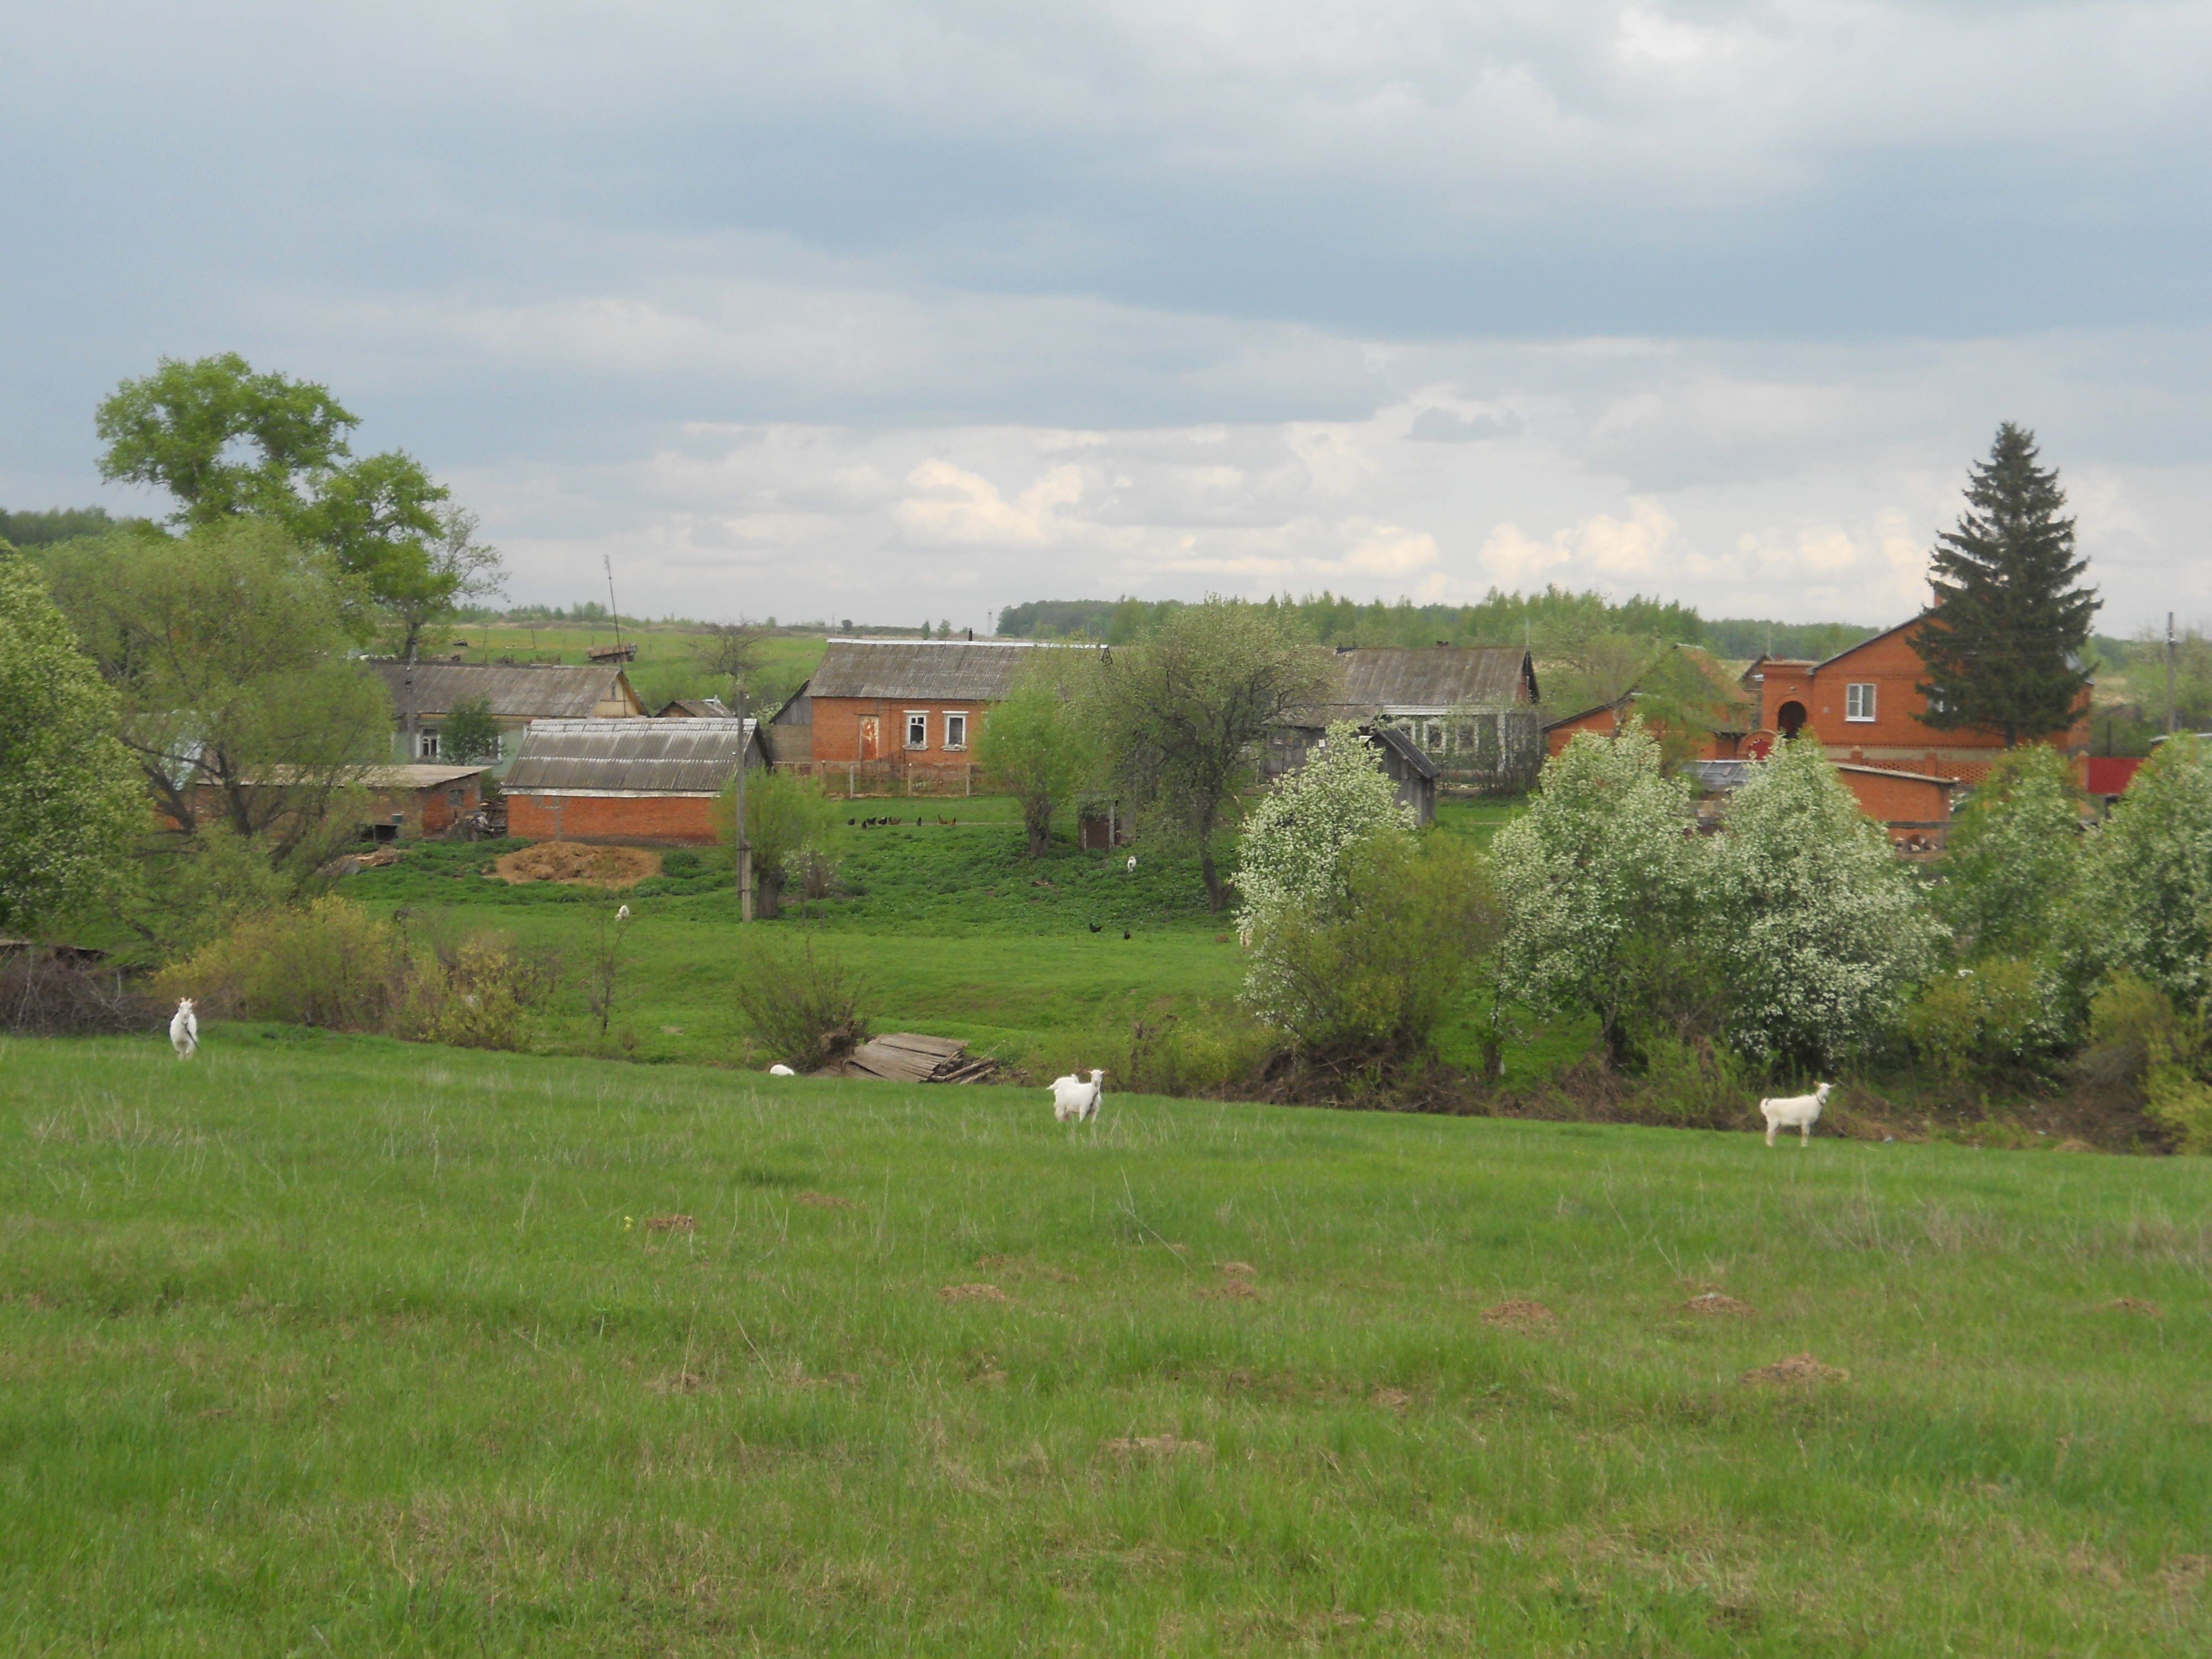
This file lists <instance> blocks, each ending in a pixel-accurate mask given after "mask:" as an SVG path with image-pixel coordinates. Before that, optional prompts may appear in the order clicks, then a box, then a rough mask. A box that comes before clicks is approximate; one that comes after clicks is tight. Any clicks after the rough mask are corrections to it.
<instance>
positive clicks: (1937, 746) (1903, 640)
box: [1743, 617, 2089, 783]
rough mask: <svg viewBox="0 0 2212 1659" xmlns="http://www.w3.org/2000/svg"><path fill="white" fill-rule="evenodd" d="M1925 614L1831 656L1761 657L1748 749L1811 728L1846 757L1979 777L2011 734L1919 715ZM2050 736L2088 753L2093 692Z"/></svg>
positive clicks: (1766, 748) (1835, 754)
mask: <svg viewBox="0 0 2212 1659" xmlns="http://www.w3.org/2000/svg"><path fill="white" fill-rule="evenodd" d="M1922 622H1923V617H1914V618H1913V619H1912V620H1911V622H1906V623H1899V624H1898V625H1897V626H1896V627H1894V628H1892V629H1887V631H1885V632H1883V633H1880V634H1877V635H1875V636H1874V637H1873V638H1872V639H1870V640H1864V641H1861V642H1860V643H1858V644H1857V645H1855V646H1853V647H1850V650H1848V651H1842V652H1838V653H1837V654H1836V655H1834V656H1832V657H1831V658H1829V659H1827V660H1826V662H1818V663H1816V662H1806V661H1802V660H1793V659H1787V658H1778V657H1762V658H1760V659H1759V660H1758V661H1757V662H1755V663H1753V664H1752V665H1751V667H1750V668H1749V669H1748V670H1747V671H1746V672H1745V674H1744V677H1743V683H1744V684H1745V686H1746V687H1747V689H1748V690H1751V691H1753V693H1754V694H1755V695H1756V696H1757V697H1758V699H1759V722H1758V725H1759V729H1758V730H1757V732H1754V733H1753V736H1752V738H1751V740H1750V741H1749V743H1747V744H1746V750H1747V752H1749V753H1752V754H1755V755H1765V754H1767V753H1769V752H1771V750H1772V748H1773V745H1774V744H1775V742H1776V741H1777V740H1778V739H1782V738H1793V737H1795V736H1796V735H1797V733H1798V732H1806V731H1809V732H1812V733H1813V734H1814V736H1815V737H1817V738H1820V743H1821V745H1822V746H1823V747H1824V748H1826V750H1827V751H1828V753H1829V755H1830V757H1832V758H1833V759H1834V760H1836V761H1838V763H1858V764H1861V765H1866V766H1875V767H1885V768H1888V769H1892V770H1896V771H1906V772H1919V773H1924V774H1928V775H1934V776H1937V777H1946V778H1954V779H1957V780H1960V781H1965V782H1968V783H1973V782H1978V781H1980V779H1981V778H1982V776H1983V775H1984V773H1986V772H1987V771H1988V770H1989V767H1990V762H1992V761H1994V760H1995V759H1996V757H1998V756H1999V755H2001V754H2002V753H2003V752H2004V734H2003V733H2002V732H1994V731H1989V730H1986V729H1981V728H1969V729H1962V730H1958V731H1941V730H1938V729H1937V728H1936V727H1935V726H1929V725H1926V724H1924V723H1923V721H1921V720H1919V719H1918V718H1917V717H1918V716H1919V715H1921V714H1924V713H1926V712H1927V708H1928V699H1927V697H1926V696H1924V695H1923V693H1922V692H1921V691H1920V690H1918V689H1917V687H1918V685H1919V683H1920V682H1921V681H1922V680H1923V678H1926V675H1927V667H1926V665H1924V664H1923V663H1922V661H1921V660H1920V654H1919V653H1917V651H1915V650H1914V649H1913V648H1912V634H1913V630H1914V629H1917V628H1918V627H1919V626H1920V625H1921V623H1922ZM2043 741H2045V742H2046V743H2050V744H2055V745H2056V746H2057V747H2058V748H2059V749H2061V750H2063V751H2064V752H2065V753H2066V754H2068V755H2069V756H2072V757H2081V756H2085V755H2087V753H2088V750H2089V694H2088V692H2087V691H2086V690H2085V691H2083V693H2082V694H2081V703H2080V705H2079V706H2078V707H2077V708H2076V709H2075V720H2074V722H2073V724H2072V725H2071V726H2069V727H2068V728H2067V729H2066V730H2065V731H2063V732H2052V733H2051V734H2050V735H2049V736H2047V737H2046V738H2044V739H2043Z"/></svg>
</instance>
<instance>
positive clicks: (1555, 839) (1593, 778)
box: [1492, 720, 1710, 1063]
mask: <svg viewBox="0 0 2212 1659" xmlns="http://www.w3.org/2000/svg"><path fill="white" fill-rule="evenodd" d="M1661 761H1662V756H1661V752H1660V746H1659V744H1658V742H1657V741H1656V739H1655V738H1653V737H1652V736H1651V734H1650V732H1647V731H1645V730H1644V725H1643V722H1642V721H1640V720H1630V721H1629V722H1628V724H1627V725H1626V726H1624V727H1623V728H1622V730H1621V732H1620V735H1619V736H1617V737H1614V738H1610V739H1608V738H1601V737H1599V736H1597V735H1596V734H1595V733H1594V732H1580V733H1577V735H1576V737H1575V738H1574V740H1573V741H1572V742H1571V743H1569V744H1568V745H1567V746H1566V748H1565V750H1562V751H1561V752H1560V753H1559V754H1558V755H1556V756H1554V757H1553V758H1552V759H1551V760H1549V761H1547V763H1545V766H1544V770H1543V774H1542V775H1541V778H1540V779H1539V781H1538V784H1537V788H1536V793H1535V795H1534V799H1532V800H1531V801H1530V803H1529V806H1528V811H1526V812H1524V813H1523V814H1522V816H1521V817H1518V818H1516V819H1515V820H1514V821H1513V823H1510V824H1508V825H1507V826H1506V827H1505V828H1504V829H1502V830H1500V831H1499V832H1498V839H1497V840H1496V842H1493V843H1492V858H1493V860H1495V868H1494V872H1493V879H1494V881H1495V883H1496V886H1497V892H1498V898H1499V900H1500V901H1501V902H1502V903H1503V905H1504V916H1505V922H1506V933H1505V937H1504V943H1503V945H1502V947H1501V949H1500V952H1499V959H1498V976H1499V986H1500V990H1501V991H1502V993H1503V994H1505V995H1507V996H1510V997H1512V998H1515V999H1516V1000H1520V1001H1522V1002H1524V1003H1526V1004H1528V1006H1531V1007H1534V1008H1537V1009H1540V1010H1542V1011H1545V1012H1558V1013H1577V1012H1589V1013H1593V1014H1595V1015H1596V1016H1597V1018H1598V1024H1599V1029H1600V1031H1601V1035H1602V1036H1603V1038H1604V1041H1605V1045H1606V1049H1607V1054H1608V1056H1609V1057H1610V1058H1611V1059H1612V1060H1614V1061H1615V1062H1616V1063H1620V1062H1623V1061H1627V1060H1633V1059H1635V1058H1637V1056H1638V1052H1639V1042H1638V1036H1639V1033H1640V1031H1642V1030H1649V1029H1650V1028H1651V1027H1652V1026H1654V1025H1655V1024H1664V1023H1665V1021H1664V1019H1663V1018H1662V1003H1663V1002H1664V1001H1665V1000H1667V997H1668V992H1669V989H1670V987H1673V986H1674V984H1675V983H1676V982H1677V981H1680V980H1681V979H1682V978H1683V977H1684V975H1682V974H1680V972H1678V971H1677V969H1678V968H1679V967H1680V964H1681V963H1684V962H1685V961H1686V959H1687V957H1689V956H1690V955H1691V954H1692V953H1693V952H1694V951H1695V950H1696V942H1695V938H1694V930H1693V927H1692V923H1693V921H1694V920H1695V915H1696V910H1697V903H1698V899H1699V895H1700V893H1701V892H1702V891H1703V890H1704V887H1705V882H1704V879H1703V876H1704V870H1705V866H1706V865H1707V864H1708V863H1709V862H1710V853H1709V849H1708V848H1706V847H1705V844H1703V843H1702V842H1699V841H1698V840H1696V839H1695V838H1694V837H1693V836H1692V835H1691V833H1690V831H1691V829H1692V816H1691V810H1690V795H1689V788H1688V786H1687V785H1686V783H1684V782H1683V781H1681V780H1680V779H1679V778H1670V777H1667V776H1664V775H1662V770H1661Z"/></svg>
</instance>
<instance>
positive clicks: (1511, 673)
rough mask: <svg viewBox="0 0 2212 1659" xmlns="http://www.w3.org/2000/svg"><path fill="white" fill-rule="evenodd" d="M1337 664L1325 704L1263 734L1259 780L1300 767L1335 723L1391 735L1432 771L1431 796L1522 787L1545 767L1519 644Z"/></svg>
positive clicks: (1342, 652) (1364, 653) (1364, 651)
mask: <svg viewBox="0 0 2212 1659" xmlns="http://www.w3.org/2000/svg"><path fill="white" fill-rule="evenodd" d="M1336 666H1337V671H1338V672H1339V674H1340V676H1341V678H1340V682H1339V689H1338V690H1337V692H1336V694H1335V696H1334V699H1333V700H1332V701H1331V702H1327V703H1323V704H1321V705H1318V706H1316V707H1315V708H1309V709H1302V710H1300V711H1299V712H1298V713H1297V714H1295V715H1293V716H1292V717H1291V719H1289V720H1285V721H1284V722H1283V723H1282V724H1281V725H1279V726H1276V727H1275V728H1274V730H1273V731H1272V732H1269V733H1268V736H1267V747H1266V750H1265V753H1264V754H1263V756H1262V757H1261V775H1263V776H1266V777H1271V778H1272V777H1279V776H1280V775H1283V774H1284V773H1285V772H1291V771H1295V770H1296V769H1297V768H1299V767H1301V766H1303V765H1304V764H1305V760H1306V755H1307V753H1308V751H1309V750H1311V749H1312V748H1313V746H1314V745H1315V744H1316V743H1317V742H1319V741H1320V739H1321V735H1322V732H1323V731H1324V730H1326V729H1327V728H1328V726H1329V725H1330V723H1331V722H1333V721H1335V720H1350V721H1351V722H1352V724H1353V725H1355V726H1366V727H1375V728H1382V727H1389V728H1390V729H1392V730H1395V732H1398V733H1399V734H1400V735H1401V737H1402V738H1405V739H1406V742H1407V744H1408V745H1410V746H1411V747H1412V748H1413V750H1417V751H1418V752H1419V753H1420V754H1421V755H1422V756H1423V757H1425V758H1426V760H1427V761H1428V763H1429V764H1430V765H1431V768H1432V769H1434V772H1435V776H1434V777H1432V778H1431V779H1430V781H1429V788H1430V791H1431V797H1433V793H1434V791H1435V788H1436V787H1437V785H1438V784H1439V783H1441V784H1443V786H1445V787H1458V788H1462V789H1485V788H1497V787H1505V786H1510V785H1512V784H1516V783H1525V782H1526V781H1529V780H1531V779H1533V778H1534V775H1535V772H1536V769H1537V767H1538V766H1539V765H1540V764H1541V763H1542V761H1543V755H1544V751H1543V742H1542V733H1541V728H1540V726H1539V723H1538V716H1537V712H1536V698H1537V689H1536V667H1535V664H1534V662H1533V661H1532V660H1531V659H1530V658H1529V655H1528V653H1527V652H1526V651H1524V650H1523V649H1522V648H1521V647H1519V646H1517V645H1513V646H1482V645H1478V646H1449V645H1437V646H1432V647H1367V646H1340V647H1338V648H1337V653H1336ZM1384 748H1385V753H1386V755H1388V754H1389V753H1393V752H1395V749H1394V748H1393V746H1391V745H1389V744H1386V745H1385V746H1384ZM1394 777H1395V774H1394ZM1399 781H1401V783H1402V782H1403V781H1404V780H1402V779H1400V780H1399Z"/></svg>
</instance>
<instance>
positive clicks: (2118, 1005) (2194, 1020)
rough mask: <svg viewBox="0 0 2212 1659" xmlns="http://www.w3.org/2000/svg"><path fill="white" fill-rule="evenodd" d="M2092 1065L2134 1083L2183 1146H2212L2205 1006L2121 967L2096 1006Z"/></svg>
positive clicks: (2211, 1055)
mask: <svg viewBox="0 0 2212 1659" xmlns="http://www.w3.org/2000/svg"><path fill="white" fill-rule="evenodd" d="M2089 1042H2090V1049H2089V1054H2088V1056H2087V1062H2088V1066H2089V1068H2090V1069H2091V1070H2093V1071H2100V1070H2101V1071H2105V1072H2107V1073H2116V1074H2118V1076H2119V1077H2121V1078H2123V1079H2128V1080H2130V1081H2133V1082H2135V1083H2136V1085H2138V1086H2139V1087H2140V1088H2141V1089H2142V1092H2143V1102H2144V1109H2145V1110H2146V1112H2148V1115H2150V1116H2151V1117H2152V1118H2153V1119H2154V1120H2155V1121H2158V1122H2160V1123H2161V1124H2163V1125H2164V1126H2165V1127H2166V1130H2167V1131H2168V1132H2169V1133H2171V1134H2172V1136H2173V1138H2174V1143H2175V1146H2176V1147H2177V1149H2178V1150H2179V1151H2181V1152H2193V1153H2198V1154H2205V1153H2212V1088H2208V1087H2207V1086H2206V1078H2205V1073H2206V1070H2207V1066H2208V1062H2212V1042H2208V1037H2207V1032H2206V1030H2205V1018H2204V1009H2203V1005H2201V1004H2200V1005H2198V1006H2197V1007H2196V1008H2195V1009H2194V1010H2192V1011H2191V1012H2181V1011H2180V1010H2178V1009H2177V1008H2176V1007H2175V1006H2174V1003H2173V1000H2172V998H2171V997H2169V996H2167V995H2166V993H2165V992H2164V991H2161V990H2160V988H2159V987H2157V986H2155V985H2154V984H2152V983H2151V982H2150V981H2148V980H2145V979H2142V978H2140V977H2138V976H2136V975H2134V974H2130V973H2117V974H2114V975H2112V977H2111V978H2109V979H2107V980H2106V981H2105V983H2104V984H2103V985H2102V986H2100V987H2098V991H2097V994H2096V996H2095V998H2094V999H2093V1000H2092V1001H2091V1003H2090V1005H2089Z"/></svg>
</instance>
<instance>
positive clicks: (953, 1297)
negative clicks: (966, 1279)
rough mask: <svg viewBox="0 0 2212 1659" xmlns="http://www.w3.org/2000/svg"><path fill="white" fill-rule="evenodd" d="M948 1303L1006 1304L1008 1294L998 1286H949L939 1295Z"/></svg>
mask: <svg viewBox="0 0 2212 1659" xmlns="http://www.w3.org/2000/svg"><path fill="white" fill-rule="evenodd" d="M937 1294H938V1295H939V1297H942V1298H943V1299H944V1300H945V1301H947V1302H1004V1301H1005V1300H1006V1292H1005V1291H1002V1290H1000V1288H999V1287H998V1286H997V1285H946V1286H945V1288H944V1289H943V1290H941V1291H939V1292H938V1293H937Z"/></svg>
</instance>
